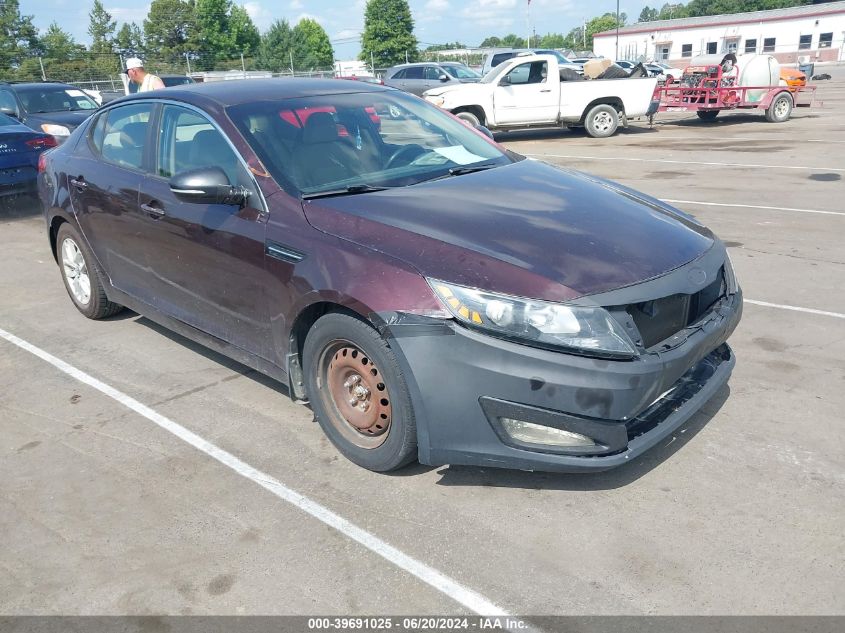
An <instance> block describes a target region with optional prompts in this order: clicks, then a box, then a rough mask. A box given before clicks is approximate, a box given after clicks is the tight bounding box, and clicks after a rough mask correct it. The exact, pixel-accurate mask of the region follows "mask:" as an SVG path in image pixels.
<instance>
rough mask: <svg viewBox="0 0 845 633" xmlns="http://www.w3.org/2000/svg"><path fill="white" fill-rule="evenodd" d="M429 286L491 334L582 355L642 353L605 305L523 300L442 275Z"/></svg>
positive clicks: (453, 309) (466, 320) (458, 315)
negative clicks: (444, 279)
mask: <svg viewBox="0 0 845 633" xmlns="http://www.w3.org/2000/svg"><path fill="white" fill-rule="evenodd" d="M429 284H430V285H431V287H432V288H433V289H434V292H435V293H436V294H437V296H438V297H439V298H440V300H441V301H442V302H443V304H444V305H445V306H446V308H447V309H448V310H449V312H451V313H452V315H453V316H454V317H455V318H456V319H457V320H458V321H460V322H462V323H465V324H466V325H469V326H471V327H475V328H479V329H482V330H486V331H488V332H489V333H491V334H496V335H499V336H502V337H505V338H511V339H519V340H521V341H523V342H525V343H528V344H532V343H533V344H535V345H537V346H539V347H559V348H567V349H570V350H576V351H581V352H582V353H589V352H592V353H594V354H597V355H611V356H620V355H621V356H626V357H631V356H636V354H637V349H636V346H635V345H634V343H633V342H632V341H631V339H630V338H629V337H628V335H627V334H626V333H625V331H624V330H623V329H622V326H621V325H619V323H618V322H617V321H616V320H615V319H614V318H613V317H612V316H610V313H609V312H608V311H607V310H605V309H604V308H601V307H598V306H596V307H587V306H574V305H564V304H561V303H549V302H546V301H535V300H533V299H522V298H519V297H511V296H508V295H500V294H495V293H492V292H485V291H483V290H476V289H474V288H466V287H464V286H457V285H455V284H450V283H446V282H442V281H437V280H436V279H429Z"/></svg>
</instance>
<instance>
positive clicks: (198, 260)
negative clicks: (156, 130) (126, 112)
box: [139, 105, 271, 358]
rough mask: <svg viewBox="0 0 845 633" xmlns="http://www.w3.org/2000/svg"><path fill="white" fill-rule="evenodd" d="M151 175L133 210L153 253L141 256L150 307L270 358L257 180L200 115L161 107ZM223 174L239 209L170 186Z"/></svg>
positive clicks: (263, 225)
mask: <svg viewBox="0 0 845 633" xmlns="http://www.w3.org/2000/svg"><path fill="white" fill-rule="evenodd" d="M155 164H156V170H155V173H154V174H151V175H149V176H148V177H146V178H145V179H144V181H143V183H142V185H141V192H140V198H139V203H140V205H141V208H142V209H144V211H145V215H146V222H147V225H148V226H147V232H148V233H149V234H150V235H151V236H152V239H153V241H154V242H155V248H154V249H150V250H149V251H148V252H147V260H146V263H147V266H148V267H149V270H150V276H149V284H150V294H151V295H152V296H153V297H154V298H155V305H156V307H157V308H158V309H159V310H161V311H162V312H164V313H165V314H168V315H169V316H172V317H174V318H176V319H178V320H180V321H182V322H184V323H188V324H189V325H192V326H193V327H196V328H198V329H200V330H202V331H204V332H206V333H208V334H211V335H213V336H216V337H217V338H220V339H222V340H224V341H227V342H229V343H231V344H234V345H236V346H238V347H240V348H242V349H245V350H247V351H249V352H251V353H254V354H258V355H260V356H264V357H265V358H266V357H269V356H268V355H269V354H271V350H270V349H269V347H270V341H271V337H270V330H269V317H268V312H267V301H266V297H265V294H264V289H265V288H266V287H267V286H268V283H267V278H266V275H267V272H266V270H265V268H264V235H265V228H266V219H267V216H266V213H265V210H264V208H263V205H262V201H261V196H260V194H259V191H258V187H257V186H256V185H255V181H254V180H253V179H252V177H251V175H250V174H249V172H248V171H247V170H246V168H245V167H244V166H243V164H242V163H241V161H240V160H239V158H238V156H237V154H236V153H235V150H234V149H233V148H232V146H231V145H230V144H229V143H228V141H227V140H226V138H225V137H224V135H223V133H222V132H221V131H220V130H219V129H218V128H217V127H216V126H215V125H213V124H212V123H211V121H210V120H209V119H208V118H207V117H206V116H205V115H203V114H200V113H199V112H197V111H195V110H192V109H189V108H185V107H181V106H176V105H165V106H163V108H162V113H161V123H160V134H159V143H158V148H157V151H156V157H155ZM211 166H217V167H221V168H222V169H223V170H224V171H225V172H226V174H227V176H228V178H229V182H230V183H231V184H233V185H241V186H244V187H246V188H247V189H248V190H249V191H250V197H249V201H248V203H247V204H246V205H245V206H244V207H243V208H241V207H238V206H234V205H225V204H200V203H196V202H188V201H185V200H183V199H180V198H177V197H176V195H175V194H174V193H173V192H172V191H171V190H170V185H169V179H170V178H171V177H172V176H173V175H175V174H177V173H179V172H181V171H185V170H189V169H196V168H201V167H211Z"/></svg>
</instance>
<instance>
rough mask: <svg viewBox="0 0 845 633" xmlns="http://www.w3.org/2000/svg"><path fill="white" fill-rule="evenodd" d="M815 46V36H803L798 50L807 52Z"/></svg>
mask: <svg viewBox="0 0 845 633" xmlns="http://www.w3.org/2000/svg"><path fill="white" fill-rule="evenodd" d="M812 45H813V36H812V35H802V36H801V38H800V39H799V40H798V50H801V51H803V50H807V49H808V48H810V47H811V46H812Z"/></svg>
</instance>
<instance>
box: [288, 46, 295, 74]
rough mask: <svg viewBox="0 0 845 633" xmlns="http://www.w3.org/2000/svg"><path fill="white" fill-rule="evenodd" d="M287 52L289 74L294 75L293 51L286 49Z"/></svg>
mask: <svg viewBox="0 0 845 633" xmlns="http://www.w3.org/2000/svg"><path fill="white" fill-rule="evenodd" d="M288 54H289V55H290V76H291V77H295V76H296V75H295V74H294V72H293V51H288Z"/></svg>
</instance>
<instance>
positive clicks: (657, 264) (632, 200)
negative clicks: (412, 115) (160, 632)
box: [303, 160, 714, 301]
mask: <svg viewBox="0 0 845 633" xmlns="http://www.w3.org/2000/svg"><path fill="white" fill-rule="evenodd" d="M303 209H304V211H305V214H306V217H307V218H308V221H309V222H310V223H311V224H312V225H313V226H314V227H315V228H317V229H319V230H322V231H324V232H326V233H330V234H332V235H335V236H337V237H341V238H345V239H348V240H351V241H353V242H355V243H357V244H360V245H362V246H366V247H369V248H372V249H374V250H378V251H380V252H384V253H386V254H388V255H391V256H393V257H396V258H398V259H401V260H403V261H405V262H407V263H409V264H411V265H412V266H414V267H415V268H416V269H417V270H418V271H420V273H422V274H423V275H425V276H429V277H434V278H438V279H442V280H444V281H450V282H454V283H458V284H462V285H467V286H472V287H476V288H481V289H485V290H490V291H494V292H502V293H506V294H512V295H518V296H525V297H531V298H536V299H545V300H548V301H565V300H568V299H574V298H576V297H578V296H583V295H590V294H595V293H599V292H606V291H609V290H614V289H616V288H620V287H623V286H628V285H632V284H636V283H638V282H642V281H645V280H648V279H652V278H654V277H658V276H660V275H663V274H665V273H667V272H669V271H671V270H673V269H675V268H678V267H679V266H682V265H683V264H686V263H688V262H690V261H692V260H693V259H696V258H697V257H699V256H700V255H702V254H703V253H704V252H705V251H707V250H708V249H709V248H710V247H711V246H712V244H713V239H714V238H713V235H712V233H710V231H709V230H707V229H706V228H704V227H703V226H701V225H700V224H698V223H697V222H696V221H695V220H693V219H692V218H691V217H690V216H687V215H685V214H683V213H681V212H680V211H676V210H673V209H671V207H667V206H666V205H664V204H662V203H660V202H658V201H657V200H654V199H653V198H649V197H648V196H645V195H643V194H637V193H634V192H631V191H630V190H628V189H625V188H624V187H621V186H616V185H615V184H614V183H610V182H608V181H603V180H600V179H596V178H592V177H589V176H587V175H585V174H581V173H578V172H575V171H570V170H562V169H559V168H556V167H552V166H551V165H547V164H545V163H540V162H538V161H533V160H523V161H520V162H518V163H513V164H510V165H507V166H503V167H498V168H494V169H490V170H487V171H483V172H477V173H474V174H467V175H463V176H453V177H450V178H445V179H443V180H438V181H433V182H430V183H421V184H419V185H414V186H410V187H402V188H396V189H388V190H385V191H380V192H373V193H368V194H359V195H354V196H346V197H337V198H325V199H316V200H312V201H305V202H304V203H303Z"/></svg>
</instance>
